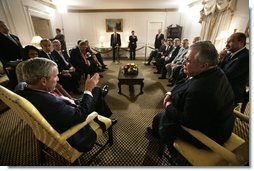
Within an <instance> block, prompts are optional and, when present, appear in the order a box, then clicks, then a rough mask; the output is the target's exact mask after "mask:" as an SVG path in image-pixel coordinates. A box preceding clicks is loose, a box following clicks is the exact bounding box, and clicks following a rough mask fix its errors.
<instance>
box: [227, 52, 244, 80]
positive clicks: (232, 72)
mask: <svg viewBox="0 0 254 171" xmlns="http://www.w3.org/2000/svg"><path fill="white" fill-rule="evenodd" d="M224 72H225V74H226V76H227V77H228V79H229V80H231V79H234V78H238V77H239V76H240V75H242V74H243V73H246V72H249V56H247V55H245V56H243V57H242V58H238V59H236V61H234V63H233V64H232V66H231V67H230V68H229V69H227V70H226V71H224Z"/></svg>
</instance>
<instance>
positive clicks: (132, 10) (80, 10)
mask: <svg viewBox="0 0 254 171" xmlns="http://www.w3.org/2000/svg"><path fill="white" fill-rule="evenodd" d="M175 11H178V9H177V8H137V9H68V12H70V13H99V12H175Z"/></svg>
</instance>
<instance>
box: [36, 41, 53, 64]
mask: <svg viewBox="0 0 254 171" xmlns="http://www.w3.org/2000/svg"><path fill="white" fill-rule="evenodd" d="M40 45H41V50H40V52H39V57H43V58H47V59H50V60H52V61H54V62H56V58H55V57H54V56H53V55H52V53H51V46H52V44H51V41H50V40H49V39H42V40H41V42H40Z"/></svg>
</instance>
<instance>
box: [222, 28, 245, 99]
mask: <svg viewBox="0 0 254 171" xmlns="http://www.w3.org/2000/svg"><path fill="white" fill-rule="evenodd" d="M245 46H246V36H245V34H244V33H240V32H238V33H234V34H232V35H231V36H230V37H229V38H228V40H227V44H226V50H227V51H228V52H229V53H228V54H227V55H226V56H225V57H224V58H223V59H222V60H221V62H220V63H219V66H220V67H221V69H222V70H223V71H224V72H225V74H226V76H227V78H228V80H229V82H230V84H231V86H232V88H233V91H234V93H235V102H236V103H239V102H245V99H244V95H245V93H246V86H248V85H249V50H248V49H247V48H246V47H245Z"/></svg>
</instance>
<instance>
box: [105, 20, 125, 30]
mask: <svg viewBox="0 0 254 171" xmlns="http://www.w3.org/2000/svg"><path fill="white" fill-rule="evenodd" d="M113 28H116V31H117V32H122V31H123V19H106V32H113Z"/></svg>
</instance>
